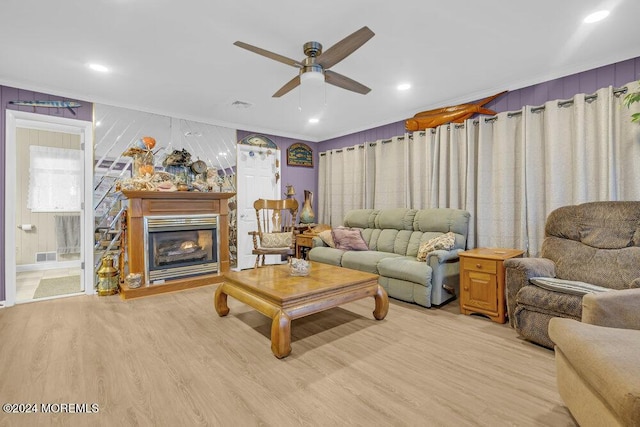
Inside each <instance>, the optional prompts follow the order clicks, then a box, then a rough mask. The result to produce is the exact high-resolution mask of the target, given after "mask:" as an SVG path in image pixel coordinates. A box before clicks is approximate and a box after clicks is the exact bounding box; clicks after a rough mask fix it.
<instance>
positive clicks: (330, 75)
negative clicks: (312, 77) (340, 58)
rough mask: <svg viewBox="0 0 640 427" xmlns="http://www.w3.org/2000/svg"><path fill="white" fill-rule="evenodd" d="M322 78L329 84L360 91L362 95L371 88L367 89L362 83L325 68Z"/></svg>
mask: <svg viewBox="0 0 640 427" xmlns="http://www.w3.org/2000/svg"><path fill="white" fill-rule="evenodd" d="M324 78H325V81H326V82H327V83H329V84H332V85H334V86H338V87H341V88H342V89H347V90H350V91H353V92H357V93H361V94H362V95H366V94H368V93H369V92H371V89H369V88H368V87H366V86H365V85H363V84H362V83H358V82H357V81H355V80H352V79H350V78H349V77H346V76H343V75H342V74H338V73H336V72H335V71H331V70H325V72H324Z"/></svg>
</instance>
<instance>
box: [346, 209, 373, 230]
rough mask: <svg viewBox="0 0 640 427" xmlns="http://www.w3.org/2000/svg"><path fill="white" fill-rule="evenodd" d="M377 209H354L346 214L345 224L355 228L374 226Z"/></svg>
mask: <svg viewBox="0 0 640 427" xmlns="http://www.w3.org/2000/svg"><path fill="white" fill-rule="evenodd" d="M378 212H379V211H378V210H377V209H353V210H350V211H348V212H347V214H346V215H345V216H344V222H343V225H344V226H345V227H355V228H374V227H375V218H376V216H377V215H378Z"/></svg>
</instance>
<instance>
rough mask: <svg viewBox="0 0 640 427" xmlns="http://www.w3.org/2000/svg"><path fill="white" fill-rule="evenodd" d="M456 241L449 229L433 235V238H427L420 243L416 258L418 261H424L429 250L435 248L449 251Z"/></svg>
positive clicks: (431, 250)
mask: <svg viewBox="0 0 640 427" xmlns="http://www.w3.org/2000/svg"><path fill="white" fill-rule="evenodd" d="M455 243H456V237H455V235H454V234H453V233H452V232H451V231H450V232H448V233H446V234H443V235H442V236H438V237H434V238H433V239H429V240H427V241H426V242H424V243H422V244H421V245H420V248H418V255H417V256H416V259H417V260H418V261H426V260H427V254H428V253H429V252H433V251H435V250H445V251H450V250H451V249H453V246H454V245H455Z"/></svg>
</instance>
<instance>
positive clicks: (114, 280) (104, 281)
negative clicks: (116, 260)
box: [98, 254, 119, 296]
mask: <svg viewBox="0 0 640 427" xmlns="http://www.w3.org/2000/svg"><path fill="white" fill-rule="evenodd" d="M118 282H119V277H118V269H117V268H116V267H115V266H114V265H113V256H112V255H110V254H107V255H104V256H103V257H102V261H101V263H100V268H99V269H98V295H100V296H105V295H113V294H116V293H118Z"/></svg>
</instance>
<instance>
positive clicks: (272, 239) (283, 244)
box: [260, 232, 293, 249]
mask: <svg viewBox="0 0 640 427" xmlns="http://www.w3.org/2000/svg"><path fill="white" fill-rule="evenodd" d="M292 241H293V240H292V233H291V232H287V233H262V238H261V239H260V246H261V247H263V248H269V249H272V248H290V247H291V242H292Z"/></svg>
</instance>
